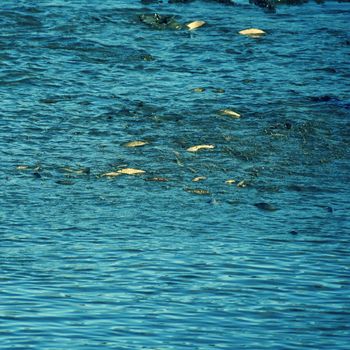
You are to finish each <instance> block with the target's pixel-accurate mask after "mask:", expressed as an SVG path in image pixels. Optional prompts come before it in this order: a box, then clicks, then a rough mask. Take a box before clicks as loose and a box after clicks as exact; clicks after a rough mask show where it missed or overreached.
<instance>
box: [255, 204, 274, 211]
mask: <svg viewBox="0 0 350 350" xmlns="http://www.w3.org/2000/svg"><path fill="white" fill-rule="evenodd" d="M254 206H256V207H257V208H259V209H261V210H265V211H276V210H277V208H276V207H275V206H274V205H272V204H270V203H265V202H261V203H255V204H254Z"/></svg>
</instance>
